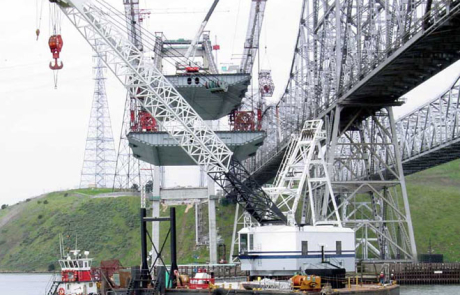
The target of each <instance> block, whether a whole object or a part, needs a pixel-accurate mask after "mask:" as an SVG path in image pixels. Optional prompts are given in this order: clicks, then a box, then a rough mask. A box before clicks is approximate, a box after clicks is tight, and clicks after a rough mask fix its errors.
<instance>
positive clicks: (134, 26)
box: [123, 0, 143, 51]
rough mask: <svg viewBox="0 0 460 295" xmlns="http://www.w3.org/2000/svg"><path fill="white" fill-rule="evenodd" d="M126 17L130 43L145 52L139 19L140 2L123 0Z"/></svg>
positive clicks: (137, 0)
mask: <svg viewBox="0 0 460 295" xmlns="http://www.w3.org/2000/svg"><path fill="white" fill-rule="evenodd" d="M123 5H124V6H125V15H126V21H128V22H129V24H127V27H128V36H129V41H131V43H133V44H134V45H135V46H136V47H137V49H139V51H143V46H142V35H141V24H140V17H139V0H123Z"/></svg>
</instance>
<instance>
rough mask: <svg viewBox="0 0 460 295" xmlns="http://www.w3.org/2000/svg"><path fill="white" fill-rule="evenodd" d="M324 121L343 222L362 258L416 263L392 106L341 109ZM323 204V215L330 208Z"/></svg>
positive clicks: (333, 182) (332, 175)
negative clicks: (351, 231)
mask: <svg viewBox="0 0 460 295" xmlns="http://www.w3.org/2000/svg"><path fill="white" fill-rule="evenodd" d="M364 118H365V119H364ZM324 119H325V121H326V123H327V124H326V125H327V126H329V128H327V131H328V132H329V134H328V136H327V141H328V143H327V151H326V155H327V162H328V165H329V167H328V170H329V171H330V172H331V178H332V184H333V188H334V192H335V194H336V198H337V199H338V203H339V204H340V205H339V209H341V213H342V222H343V223H344V225H346V226H348V227H352V228H354V230H355V232H356V238H357V241H359V243H358V244H359V247H361V250H362V251H361V253H363V255H364V257H362V258H364V259H367V258H378V259H406V260H416V256H417V252H416V247H415V239H414V233H413V228H412V220H411V215H410V208H409V202H408V198H407V191H406V184H405V179H404V172H403V170H402V164H401V155H400V152H399V146H398V139H397V134H396V128H395V121H394V118H393V111H392V108H391V107H373V108H371V107H369V106H360V105H346V106H338V107H337V108H336V109H335V110H334V111H333V112H330V113H329V115H328V116H325V118H324ZM321 205H322V207H323V213H324V211H325V210H327V207H328V206H330V204H321ZM303 217H304V216H303ZM307 222H308V220H307Z"/></svg>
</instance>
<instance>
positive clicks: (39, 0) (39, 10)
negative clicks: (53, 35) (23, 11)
mask: <svg viewBox="0 0 460 295" xmlns="http://www.w3.org/2000/svg"><path fill="white" fill-rule="evenodd" d="M35 9H36V13H35V27H36V28H37V29H36V30H35V35H37V41H38V37H39V36H40V27H41V23H42V15H43V0H36V1H35Z"/></svg>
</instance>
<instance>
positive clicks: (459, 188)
mask: <svg viewBox="0 0 460 295" xmlns="http://www.w3.org/2000/svg"><path fill="white" fill-rule="evenodd" d="M406 182H407V191H408V195H409V202H410V207H411V214H412V221H413V224H414V232H415V239H416V244H417V250H418V252H419V253H427V251H428V248H429V240H430V238H431V245H432V249H433V251H434V253H442V254H444V259H445V261H450V262H459V261H460V160H456V161H452V162H450V163H447V164H444V165H441V166H438V167H434V168H431V169H428V170H425V171H422V172H419V173H417V174H414V175H410V176H408V177H407V178H406Z"/></svg>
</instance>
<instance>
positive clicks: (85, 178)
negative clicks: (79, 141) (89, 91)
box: [80, 56, 116, 188]
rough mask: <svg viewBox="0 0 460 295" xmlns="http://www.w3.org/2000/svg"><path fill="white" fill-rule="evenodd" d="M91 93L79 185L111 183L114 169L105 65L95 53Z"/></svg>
mask: <svg viewBox="0 0 460 295" xmlns="http://www.w3.org/2000/svg"><path fill="white" fill-rule="evenodd" d="M94 63H95V65H94V75H95V77H94V80H95V87H94V94H93V105H92V107H91V116H90V120H89V125H88V135H87V138H86V146H85V156H84V160H83V167H82V170H81V179H80V187H82V188H86V187H98V188H100V187H110V186H112V184H113V177H114V172H115V161H116V154H115V146H114V141H113V134H112V125H111V122H110V114H109V105H108V102H107V94H106V91H105V78H104V70H105V66H104V64H103V63H102V61H101V59H100V58H99V57H97V56H95V57H94Z"/></svg>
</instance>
